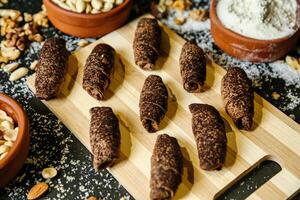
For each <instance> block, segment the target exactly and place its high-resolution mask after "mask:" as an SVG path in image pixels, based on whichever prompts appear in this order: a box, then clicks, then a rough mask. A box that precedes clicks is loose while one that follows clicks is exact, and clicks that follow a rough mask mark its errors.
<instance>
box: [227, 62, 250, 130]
mask: <svg viewBox="0 0 300 200" xmlns="http://www.w3.org/2000/svg"><path fill="white" fill-rule="evenodd" d="M221 93H222V97H223V99H224V105H225V109H226V112H227V113H228V115H229V116H230V117H231V118H232V120H233V121H234V123H235V124H236V126H237V127H238V128H241V129H244V130H251V127H252V124H253V116H254V92H253V89H252V85H251V80H250V79H249V78H248V77H247V74H246V73H245V71H244V70H242V69H240V68H237V67H233V68H229V69H228V71H227V73H226V75H225V76H224V77H223V79H222V87H221Z"/></svg>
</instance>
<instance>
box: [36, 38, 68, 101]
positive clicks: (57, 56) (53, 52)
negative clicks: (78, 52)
mask: <svg viewBox="0 0 300 200" xmlns="http://www.w3.org/2000/svg"><path fill="white" fill-rule="evenodd" d="M69 55H70V52H69V51H68V50H67V49H66V41H65V40H64V39H61V38H55V37H53V38H50V39H47V40H46V41H45V43H44V45H43V47H42V49H41V51H40V56H39V60H38V65H37V68H36V78H35V89H36V96H37V97H38V98H39V99H45V100H48V99H52V98H54V97H56V96H57V95H58V93H59V89H60V86H61V84H62V83H63V82H64V76H65V73H66V68H67V67H66V66H67V62H68V57H69Z"/></svg>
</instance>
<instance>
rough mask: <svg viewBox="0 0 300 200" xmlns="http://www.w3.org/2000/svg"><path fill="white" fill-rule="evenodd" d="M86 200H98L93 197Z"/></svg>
mask: <svg viewBox="0 0 300 200" xmlns="http://www.w3.org/2000/svg"><path fill="white" fill-rule="evenodd" d="M86 200H98V199H97V197H94V196H90V197H89V198H87V199H86Z"/></svg>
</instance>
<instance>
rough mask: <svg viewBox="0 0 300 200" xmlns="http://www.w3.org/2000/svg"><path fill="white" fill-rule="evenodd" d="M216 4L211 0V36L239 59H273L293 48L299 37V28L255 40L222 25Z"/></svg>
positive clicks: (222, 47) (267, 60) (223, 48)
mask: <svg viewBox="0 0 300 200" xmlns="http://www.w3.org/2000/svg"><path fill="white" fill-rule="evenodd" d="M216 6H217V0H211V5H210V19H211V34H212V37H213V39H214V40H215V43H216V44H217V46H218V47H219V48H220V49H222V50H223V51H225V52H226V53H227V54H229V55H231V56H233V57H236V58H238V59H240V60H243V61H251V62H272V61H275V60H277V59H279V58H282V57H283V56H285V55H286V54H287V53H288V52H289V51H290V50H291V49H293V48H294V47H295V46H296V44H297V41H298V39H299V37H300V29H298V30H297V31H296V32H295V33H294V34H293V35H291V36H288V37H284V38H280V39H274V40H257V39H252V38H248V37H245V36H242V35H240V34H238V33H235V32H233V31H231V30H229V29H227V28H225V27H224V26H223V24H222V22H221V21H220V20H219V18H218V16H217V11H216V10H217V9H216ZM298 16H299V11H298ZM298 19H299V17H298Z"/></svg>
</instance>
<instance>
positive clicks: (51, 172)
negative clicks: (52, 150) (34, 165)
mask: <svg viewBox="0 0 300 200" xmlns="http://www.w3.org/2000/svg"><path fill="white" fill-rule="evenodd" d="M56 175H57V170H56V169H55V168H54V167H48V168H45V169H43V171H42V176H43V178H44V179H51V178H54V177H55V176H56Z"/></svg>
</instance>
